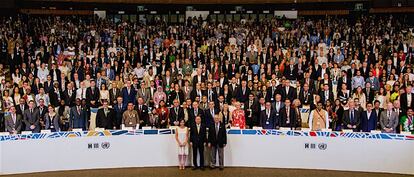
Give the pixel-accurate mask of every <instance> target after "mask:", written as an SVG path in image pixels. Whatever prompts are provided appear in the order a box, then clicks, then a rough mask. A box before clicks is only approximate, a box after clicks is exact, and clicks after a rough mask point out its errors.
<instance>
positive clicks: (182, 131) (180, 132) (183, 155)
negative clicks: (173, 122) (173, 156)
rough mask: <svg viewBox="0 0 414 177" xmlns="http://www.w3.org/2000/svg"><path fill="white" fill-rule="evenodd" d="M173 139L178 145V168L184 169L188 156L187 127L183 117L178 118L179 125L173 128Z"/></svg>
mask: <svg viewBox="0 0 414 177" xmlns="http://www.w3.org/2000/svg"><path fill="white" fill-rule="evenodd" d="M175 140H176V141H177V145H178V162H179V169H180V170H184V169H185V164H186V162H187V156H188V128H187V127H186V126H185V121H184V119H182V120H180V126H179V127H177V129H176V130H175Z"/></svg>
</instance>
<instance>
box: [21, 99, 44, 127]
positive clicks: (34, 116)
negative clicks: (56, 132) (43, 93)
mask: <svg viewBox="0 0 414 177" xmlns="http://www.w3.org/2000/svg"><path fill="white" fill-rule="evenodd" d="M39 116H40V114H39V110H38V109H37V108H36V106H35V102H34V101H33V100H30V102H29V109H27V110H26V111H24V114H23V121H24V123H25V125H26V128H25V130H26V131H32V132H33V133H39V132H40V123H39V122H40V118H39Z"/></svg>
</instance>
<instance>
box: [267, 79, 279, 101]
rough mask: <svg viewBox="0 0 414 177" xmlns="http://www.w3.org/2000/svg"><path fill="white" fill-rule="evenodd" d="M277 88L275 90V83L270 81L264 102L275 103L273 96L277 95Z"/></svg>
mask: <svg viewBox="0 0 414 177" xmlns="http://www.w3.org/2000/svg"><path fill="white" fill-rule="evenodd" d="M277 92H278V91H277V88H276V81H275V80H272V81H271V86H270V87H269V88H267V90H266V98H265V99H266V102H271V103H273V102H275V96H276V93H277Z"/></svg>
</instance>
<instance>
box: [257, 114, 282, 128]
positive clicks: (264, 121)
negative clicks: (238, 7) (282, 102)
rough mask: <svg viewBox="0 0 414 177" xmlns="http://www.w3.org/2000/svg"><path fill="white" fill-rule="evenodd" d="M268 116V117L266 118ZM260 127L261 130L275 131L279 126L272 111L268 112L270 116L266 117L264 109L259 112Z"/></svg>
mask: <svg viewBox="0 0 414 177" xmlns="http://www.w3.org/2000/svg"><path fill="white" fill-rule="evenodd" d="M268 116H269V117H268ZM260 125H261V126H262V128H263V129H275V128H276V126H277V125H279V119H278V118H277V116H276V111H275V110H274V109H271V110H270V115H266V109H265V110H263V111H261V112H260Z"/></svg>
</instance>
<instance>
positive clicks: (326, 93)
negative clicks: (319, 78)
mask: <svg viewBox="0 0 414 177" xmlns="http://www.w3.org/2000/svg"><path fill="white" fill-rule="evenodd" d="M319 96H320V97H321V101H322V103H324V105H325V104H326V101H328V100H329V101H330V102H331V103H333V100H334V96H333V93H332V91H331V90H330V89H329V85H328V84H323V90H321V91H320V92H319Z"/></svg>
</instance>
